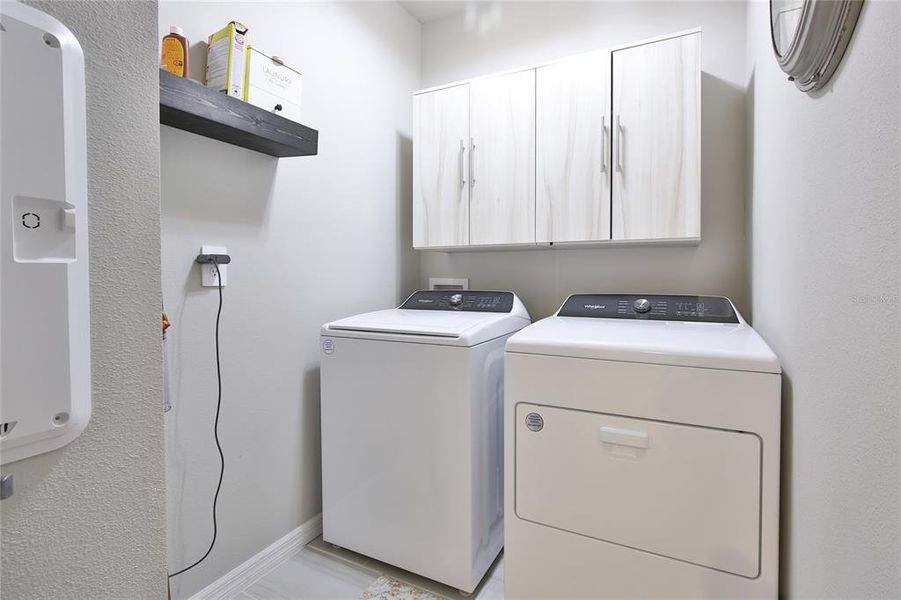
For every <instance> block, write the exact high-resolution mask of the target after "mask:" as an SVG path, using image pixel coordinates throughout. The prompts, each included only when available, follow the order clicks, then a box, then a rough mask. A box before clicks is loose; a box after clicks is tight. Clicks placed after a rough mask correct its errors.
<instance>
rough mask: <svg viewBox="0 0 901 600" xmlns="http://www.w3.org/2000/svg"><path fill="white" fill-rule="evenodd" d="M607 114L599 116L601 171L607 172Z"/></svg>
mask: <svg viewBox="0 0 901 600" xmlns="http://www.w3.org/2000/svg"><path fill="white" fill-rule="evenodd" d="M607 140H608V138H607V116H606V115H604V116H602V117H601V173H606V172H607Z"/></svg>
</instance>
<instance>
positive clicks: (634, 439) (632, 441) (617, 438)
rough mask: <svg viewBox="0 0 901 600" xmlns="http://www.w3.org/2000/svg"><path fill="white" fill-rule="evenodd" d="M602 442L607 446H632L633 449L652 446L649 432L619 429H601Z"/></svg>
mask: <svg viewBox="0 0 901 600" xmlns="http://www.w3.org/2000/svg"><path fill="white" fill-rule="evenodd" d="M601 441H602V442H604V443H605V444H616V445H617V446H632V447H633V448H647V447H648V446H650V445H651V438H650V436H649V435H648V434H647V432H645V431H635V430H634V429H620V428H619V427H601Z"/></svg>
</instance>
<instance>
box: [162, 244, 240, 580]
mask: <svg viewBox="0 0 901 600" xmlns="http://www.w3.org/2000/svg"><path fill="white" fill-rule="evenodd" d="M204 256H207V257H212V258H211V259H205V260H201V258H202V257H204ZM218 258H219V255H201V256H198V257H197V262H199V263H202V264H212V265H213V266H214V267H215V268H216V282H217V283H218V284H219V285H218V288H219V310H217V311H216V379H217V381H218V383H219V396H218V398H217V399H216V420H215V421H214V422H213V437H214V438H215V439H216V449H217V450H219V465H220V466H219V483H218V484H217V485H216V494H215V495H214V496H213V539H212V540H211V541H210V547H209V548H207V551H206V552H205V553H204V554H203V556H201V557H200V558H199V559H197V561H196V562H194V563H192V564H190V565H188V566H187V567H185V568H184V569H182V570H180V571H176V572H175V573H172V574H171V575H169V579H172V578H173V577H175V576H177V575H181V574H182V573H184V572H185V571H190V570H191V569H193V568H194V567H196V566H197V565H199V564H200V563H202V562H203V561H204V560H206V557H207V556H209V555H210V552H212V551H213V546H215V545H216V537H217V536H218V534H219V526H218V524H217V522H216V507H217V505H218V503H219V490H221V489H222V477H223V476H224V475H225V455H224V454H223V453H222V444H220V443H219V411H220V409H221V408H222V366H221V364H220V361H219V319H220V317H221V316H222V277H221V275H220V273H219V262H223V263H224V264H228V263H229V262H231V259H228V260H222V261H219V260H217V259H218ZM225 258H228V257H225Z"/></svg>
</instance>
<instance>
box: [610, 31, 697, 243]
mask: <svg viewBox="0 0 901 600" xmlns="http://www.w3.org/2000/svg"><path fill="white" fill-rule="evenodd" d="M700 50H701V36H700V34H692V35H686V36H682V37H677V38H672V39H669V40H664V41H661V42H654V43H650V44H644V45H642V46H637V47H634V48H628V49H625V50H617V51H615V52H614V53H613V121H614V122H613V154H614V163H615V172H614V176H613V239H620V240H642V239H665V238H697V237H699V236H700V234H701V62H700V58H701V52H700Z"/></svg>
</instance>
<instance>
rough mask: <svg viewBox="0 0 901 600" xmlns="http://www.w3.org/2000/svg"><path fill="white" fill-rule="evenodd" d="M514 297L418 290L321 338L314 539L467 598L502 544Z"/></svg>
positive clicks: (520, 319) (519, 316) (519, 318)
mask: <svg viewBox="0 0 901 600" xmlns="http://www.w3.org/2000/svg"><path fill="white" fill-rule="evenodd" d="M529 323H530V319H529V314H528V312H526V309H525V307H524V306H523V304H522V302H520V300H519V298H517V297H516V296H515V295H514V294H513V293H512V292H477V291H462V292H454V291H419V292H416V293H414V294H413V295H412V296H410V297H409V298H408V299H407V300H406V301H405V302H404V303H403V304H402V305H401V306H400V307H399V308H396V309H392V310H383V311H377V312H371V313H366V314H362V315H358V316H355V317H350V318H347V319H342V320H340V321H335V322H332V323H328V324H327V325H325V326H323V327H322V337H321V365H322V367H321V368H322V372H321V376H322V401H321V412H322V504H323V507H322V518H323V538H324V539H325V540H326V541H327V542H330V543H332V544H336V545H338V546H342V547H344V548H348V549H350V550H354V551H356V552H359V553H361V554H365V555H366V556H371V557H373V558H376V559H378V560H380V561H383V562H386V563H389V564H392V565H396V566H398V567H401V568H403V569H406V570H408V571H411V572H413V573H418V574H420V575H423V576H425V577H428V578H430V579H434V580H436V581H440V582H442V583H445V584H447V585H450V586H453V587H455V588H458V589H460V590H462V591H464V592H472V591H473V590H474V589H475V588H476V586H477V585H478V584H479V581H480V580H481V579H482V577H483V576H484V574H485V572H486V571H487V569H488V567H489V566H490V565H491V563H492V562H493V561H494V559H495V558H496V557H497V555H498V553H499V552H500V549H501V547H502V546H503V437H502V436H503V414H502V411H503V364H504V360H503V359H504V344H505V343H506V341H507V338H509V337H510V335H511V334H513V333H515V332H516V331H518V330H520V329H522V328H523V327H525V326H526V325H528V324H529Z"/></svg>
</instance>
